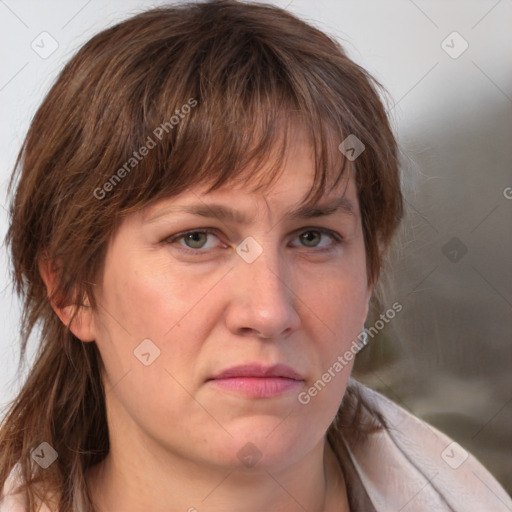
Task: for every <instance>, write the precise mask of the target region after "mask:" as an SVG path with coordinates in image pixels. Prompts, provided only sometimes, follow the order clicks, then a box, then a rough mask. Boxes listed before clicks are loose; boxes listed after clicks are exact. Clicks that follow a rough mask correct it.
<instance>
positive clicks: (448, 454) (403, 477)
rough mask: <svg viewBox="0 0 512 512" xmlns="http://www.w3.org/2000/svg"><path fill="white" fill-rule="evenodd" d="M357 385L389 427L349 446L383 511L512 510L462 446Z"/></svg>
mask: <svg viewBox="0 0 512 512" xmlns="http://www.w3.org/2000/svg"><path fill="white" fill-rule="evenodd" d="M351 385H354V386H356V387H357V388H358V391H359V393H360V395H361V396H362V397H363V399H364V400H365V401H366V402H367V403H369V404H370V405H371V409H372V410H374V411H377V412H378V413H380V414H381V415H382V417H383V418H384V420H385V422H386V424H387V426H386V428H384V429H383V430H381V431H380V432H376V433H374V434H371V435H370V436H369V437H368V439H367V440H366V441H365V442H362V443H353V444H349V443H347V442H346V444H347V450H348V452H349V455H350V457H351V459H352V462H353V463H354V466H355V468H356V470H357V473H358V475H359V477H360V478H361V481H362V483H363V485H364V487H365V489H366V491H367V492H368V494H369V496H370V498H371V499H372V501H373V502H374V504H375V507H376V509H377V510H379V511H380V510H382V511H384V510H386V511H387V510H392V509H393V510H401V511H402V512H408V511H415V512H423V511H425V512H426V511H431V510H438V511H447V512H448V511H455V512H469V511H474V510H493V511H495V512H500V511H503V512H507V511H508V512H510V510H512V500H511V499H510V496H509V495H508V494H507V493H506V492H505V491H504V489H503V488H502V487H501V485H500V484H499V483H498V482H497V480H496V479H495V478H494V477H493V476H492V475H491V474H490V473H489V471H487V469H485V468H484V467H483V466H482V464H480V462H478V460H476V459H475V458H474V457H473V456H472V455H471V454H470V453H468V452H467V451H466V450H465V449H464V448H463V447H462V446H460V445H459V444H457V443H456V442H454V441H453V440H452V439H450V438H449V437H448V436H447V435H445V434H443V433H442V432H440V431H439V430H437V429H436V428H434V427H433V426H431V425H429V424H428V423H426V422H424V421H422V420H420V419H419V418H417V417H416V416H414V415H413V414H411V413H409V412H407V411H406V410H405V409H403V408H402V407H400V406H399V405H397V404H395V403H394V402H392V401H391V400H389V399H388V398H386V397H384V396H383V395H381V394H380V393H377V392H376V391H373V390H371V389H369V388H367V387H366V386H364V385H362V384H360V383H358V382H357V381H354V379H351Z"/></svg>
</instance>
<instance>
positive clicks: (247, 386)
mask: <svg viewBox="0 0 512 512" xmlns="http://www.w3.org/2000/svg"><path fill="white" fill-rule="evenodd" d="M207 382H208V383H210V384H211V385H213V386H215V387H216V388H217V389H221V390H224V391H228V392H230V393H234V394H238V395H244V396H247V397H250V398H271V397H275V396H278V395H281V394H283V393H286V392H287V391H291V390H293V389H296V388H298V387H299V386H301V385H302V384H303V382H304V378H303V377H302V376H301V375H300V374H299V373H297V372H296V371H295V370H294V369H293V368H291V367H290V366H288V365H285V364H276V365H273V366H261V365H258V364H249V365H241V366H235V367H232V368H228V369H227V370H224V371H222V372H220V373H218V374H216V375H214V376H213V377H211V378H210V379H208V380H207Z"/></svg>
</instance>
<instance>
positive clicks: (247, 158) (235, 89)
mask: <svg viewBox="0 0 512 512" xmlns="http://www.w3.org/2000/svg"><path fill="white" fill-rule="evenodd" d="M253 32H254V30H253ZM198 33H199V34H200V33H201V30H200V28H198ZM174 39H175V38H169V36H168V35H167V39H166V40H165V41H159V42H158V43H155V42H153V48H141V51H140V52H139V53H140V57H139V58H136V59H135V62H130V64H131V65H130V66H128V63H123V64H122V69H123V70H124V72H125V73H126V75H127V76H125V77H123V78H122V79H121V80H120V79H119V78H118V80H119V81H120V83H124V84H128V85H127V88H128V90H127V91H126V92H125V95H126V96H127V97H129V98H130V102H129V103H128V104H126V105H125V108H124V111H122V112H121V115H122V116H124V117H123V118H122V119H121V121H122V122H121V123H120V125H121V127H122V128H125V127H129V130H128V132H127V131H126V129H121V130H118V131H116V132H115V133H114V136H117V139H118V140H117V141H116V143H115V144H114V147H115V148H117V150H118V161H117V162H116V165H115V166H114V167H113V166H110V167H109V168H108V170H107V169H105V171H104V172H103V179H104V180H105V181H108V180H109V179H110V178H111V176H112V174H113V173H115V172H116V167H117V168H122V167H123V166H125V169H127V170H128V171H129V172H128V173H122V174H129V175H126V177H124V178H123V179H122V180H119V181H118V182H117V180H116V183H115V186H114V187H113V189H112V191H110V192H109V193H108V194H106V197H105V198H104V199H103V201H102V202H116V203H118V204H119V212H120V213H121V214H128V213H131V212H132V211H134V210H137V209H139V208H141V207H143V206H145V205H147V204H148V203H150V202H151V203H152V202H155V201H157V200H159V199H161V198H164V197H165V198H170V197H173V196H176V195H178V194H180V193H183V192H185V191H187V190H189V189H191V188H192V187H195V186H207V187H209V188H208V190H207V191H208V192H210V191H212V190H215V189H217V188H220V187H222V186H223V185H226V184H228V183H233V184H236V183H239V184H250V185H254V188H253V190H255V191H263V190H265V189H267V188H268V187H270V186H271V185H272V184H273V183H274V181H275V180H276V179H277V177H278V176H279V174H280V173H281V171H282V167H283V164H284V161H285V159H286V154H287V151H288V148H289V144H290V139H293V138H294V137H296V134H297V133H298V132H299V131H300V132H301V134H305V135H306V139H305V140H304V143H307V144H308V145H309V147H310V148H311V151H312V153H313V161H314V167H315V168H314V178H313V182H312V184H311V189H310V191H309V194H308V195H307V196H306V198H305V201H307V200H308V199H309V200H310V201H311V202H312V203H314V202H317V201H318V199H319V198H320V197H321V196H322V195H323V194H324V193H325V189H326V187H327V185H328V184H329V186H333V185H332V183H331V182H332V181H334V185H335V184H337V183H338V181H339V179H340V178H341V176H342V175H343V172H344V170H345V167H346V159H344V158H343V155H342V154H341V152H340V151H339V150H338V145H339V143H340V142H341V140H342V139H343V136H344V133H345V132H348V133H350V132H349V131H348V127H347V126H345V123H344V118H345V117H346V110H345V111H344V109H343V105H342V104H340V102H339V101H338V102H336V101H335V99H336V98H335V96H334V94H333V91H332V90H331V89H330V88H328V87H327V85H326V83H325V82H324V80H322V79H321V74H320V72H319V70H316V69H315V68H316V67H318V66H319V63H318V62H315V59H313V58H312V57H311V56H310V60H311V62H310V63H309V64H308V63H304V64H303V65H301V66H297V63H296V61H295V60H294V58H293V55H292V54H291V51H290V54H289V55H288V54H287V53H286V48H280V49H279V52H277V51H276V49H275V48H271V47H270V46H269V45H267V44H265V43H264V42H262V41H260V40H259V39H258V37H257V34H255V33H252V32H251V31H247V30H239V31H234V30H233V27H226V30H225V32H223V31H222V30H221V29H217V30H216V31H215V32H214V33H211V32H208V33H206V34H205V37H204V38H199V37H198V38H197V39H198V41H197V42H196V44H195V46H193V47H191V48H187V51H186V52H179V51H177V48H178V47H179V46H180V44H179V41H176V40H174ZM173 45H174V46H175V47H176V49H175V48H174V47H173ZM148 54H150V55H151V59H148V58H147V55H148ZM142 56H144V58H142ZM305 57H306V56H305ZM130 58H131V59H132V60H133V59H134V57H133V55H132V56H131V57H130ZM331 58H332V57H331ZM127 59H128V57H127ZM192 63H193V65H192ZM324 66H325V64H324ZM135 70H136V75H135ZM115 72H116V70H112V73H115ZM134 75H135V76H134ZM176 77H179V80H177V79H176ZM130 84H132V87H131V88H130V86H129V85H130ZM321 91H324V92H321ZM301 140H303V139H301ZM127 141H129V143H128V144H127ZM144 147H146V148H147V149H146V151H144V152H145V153H147V154H146V156H144V158H142V159H141V160H140V161H138V162H137V163H135V162H131V163H133V164H134V167H133V169H131V167H130V165H128V166H126V163H127V162H129V161H130V159H131V160H133V152H134V150H135V151H137V152H139V151H138V150H139V149H140V148H144ZM119 148H125V151H124V152H123V154H122V156H121V158H119V156H120V155H119ZM107 161H112V159H111V158H107ZM348 164H349V165H351V162H348ZM99 186H100V187H101V185H99ZM99 206H100V208H101V205H99Z"/></svg>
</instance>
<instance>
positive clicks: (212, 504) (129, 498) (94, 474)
mask: <svg viewBox="0 0 512 512" xmlns="http://www.w3.org/2000/svg"><path fill="white" fill-rule="evenodd" d="M118 448H119V447H116V446H115V445H113V446H111V451H110V453H109V455H108V456H107V457H106V459H105V460H104V461H103V462H102V463H100V464H99V465H97V466H95V467H94V468H91V469H90V470H89V473H88V483H89V488H90V491H91V495H92V498H93V501H94V503H95V508H96V510H97V511H98V512H104V511H109V512H121V511H123V512H143V511H144V512H145V511H147V510H151V511H153V512H164V511H165V512H178V511H179V512H183V511H187V512H203V511H208V512H221V511H225V510H239V511H243V512H261V511H262V510H286V511H287V512H304V510H308V511H310V512H343V511H347V512H348V511H349V508H348V501H347V495H346V488H345V482H344V480H343V474H342V472H341V470H340V467H339V463H338V461H337V459H336V456H335V455H334V453H333V452H332V450H331V448H330V446H329V444H328V443H327V441H326V440H325V439H322V441H321V442H320V443H319V444H318V445H317V446H316V447H315V448H314V449H313V450H312V451H311V452H310V453H309V454H308V455H307V456H306V457H304V458H303V459H302V460H301V461H298V462H297V463H295V464H293V465H292V466H290V467H288V468H285V469H282V470H279V471H275V472H273V471H271V470H262V471H255V469H256V468H253V469H252V470H250V471H240V470H238V469H233V470H229V469H227V468H226V469H219V468H214V467H206V466H205V465H204V464H194V463H193V462H191V461H184V460H180V459H179V458H177V457H173V456H169V457H167V456H166V460H163V458H162V457H161V456H160V455H157V454H158V453H159V451H157V450H156V449H155V451H153V450H152V449H151V447H149V446H148V445H147V443H145V445H144V448H145V449H144V450H135V449H134V447H133V448H132V449H131V450H125V449H123V450H119V449H118ZM159 450H161V448H160V449H159ZM133 453H139V454H140V456H138V457H136V460H134V458H133Z"/></svg>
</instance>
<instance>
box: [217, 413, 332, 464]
mask: <svg viewBox="0 0 512 512" xmlns="http://www.w3.org/2000/svg"><path fill="white" fill-rule="evenodd" d="M285 417H286V415H283V417H281V418H277V417H275V416H272V417H269V416H261V417H251V418H246V419H241V420H238V421H237V424H236V425H231V426H229V427H227V428H226V430H228V432H230V434H232V436H233V437H231V438H230V439H229V440H227V439H226V436H223V438H222V440H221V439H215V440H213V443H214V445H213V446H212V453H211V455H212V457H213V458H214V459H216V460H217V461H218V462H219V463H220V464H221V465H223V466H226V467H229V469H232V470H242V471H252V472H254V471H279V470H281V469H285V468H286V467H288V466H290V465H291V464H293V463H295V462H297V461H299V460H300V459H302V458H303V457H304V456H305V455H306V454H307V453H308V452H309V451H311V450H312V449H313V448H314V446H315V445H316V444H317V443H318V442H319V440H320V439H321V438H322V433H313V432H306V431H305V430H304V428H303V427H304V425H303V424H298V423H297V422H296V423H295V424H287V421H288V420H289V418H288V419H284V418H285ZM226 441H227V442H226Z"/></svg>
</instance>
